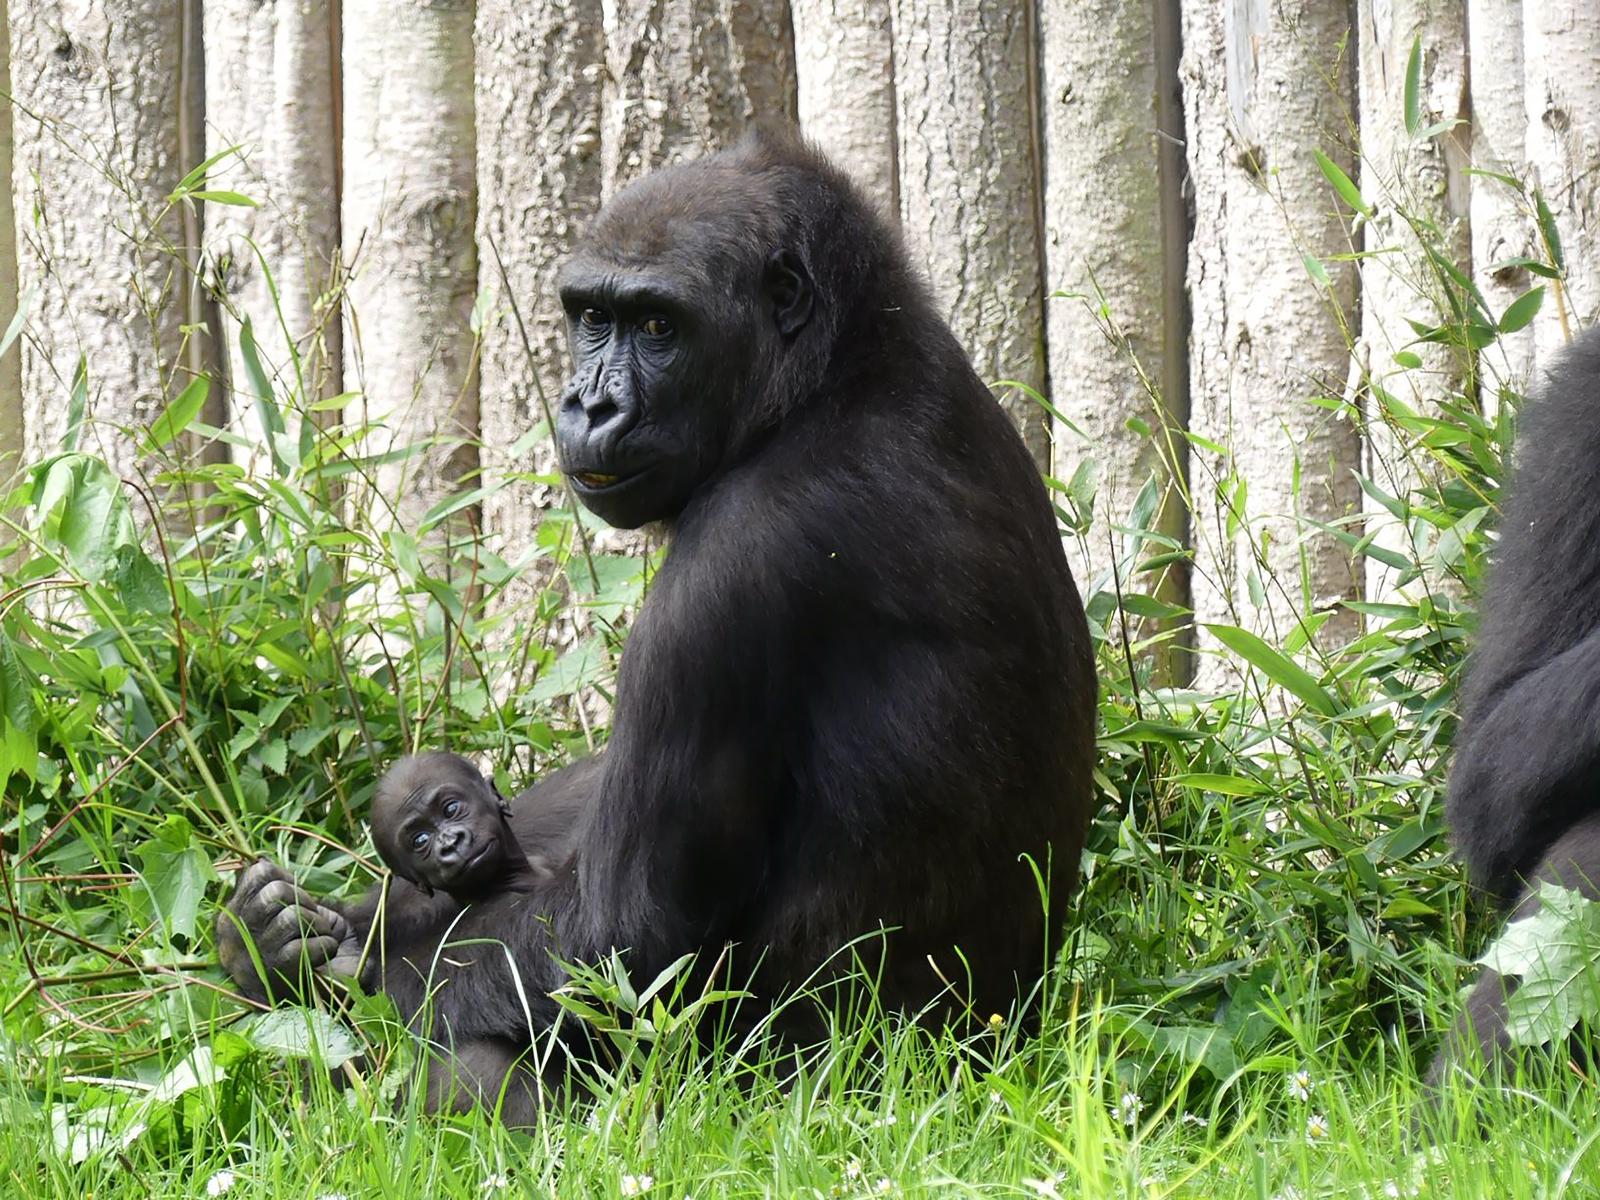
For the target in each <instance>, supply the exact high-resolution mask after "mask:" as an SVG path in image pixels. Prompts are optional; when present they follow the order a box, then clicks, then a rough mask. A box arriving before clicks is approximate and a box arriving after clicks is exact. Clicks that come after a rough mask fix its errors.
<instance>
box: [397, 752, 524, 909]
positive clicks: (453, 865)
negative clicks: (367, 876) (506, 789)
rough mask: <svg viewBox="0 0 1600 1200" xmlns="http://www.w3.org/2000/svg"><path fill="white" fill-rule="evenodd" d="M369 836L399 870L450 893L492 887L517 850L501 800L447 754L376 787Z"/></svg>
mask: <svg viewBox="0 0 1600 1200" xmlns="http://www.w3.org/2000/svg"><path fill="white" fill-rule="evenodd" d="M374 834H375V837H376V840H378V843H379V849H380V851H382V852H383V853H384V857H385V859H386V860H388V861H389V864H390V866H392V867H393V868H395V870H396V872H397V873H399V874H401V875H403V876H405V877H406V878H408V879H410V880H411V881H412V882H414V883H420V884H423V885H425V886H427V887H430V888H434V889H437V890H439V891H445V892H450V893H451V894H452V895H460V894H462V893H473V892H478V891H483V890H485V889H488V888H490V887H492V886H494V885H495V884H496V883H498V882H499V881H500V880H501V879H502V878H503V876H504V875H505V872H506V867H507V863H508V861H509V859H510V856H511V855H512V854H514V853H515V852H516V850H517V847H516V843H515V839H514V838H513V836H512V834H511V831H510V830H509V828H507V826H506V823H505V808H504V804H503V802H502V801H501V799H500V797H499V795H498V794H496V792H495V791H494V789H493V788H492V787H490V785H489V784H488V783H487V782H486V781H485V780H484V779H483V777H482V776H481V775H479V774H478V773H477V771H476V770H475V769H473V768H471V767H470V765H469V764H466V763H464V761H462V760H456V759H454V758H453V756H451V757H446V756H443V755H440V756H434V757H432V758H430V759H427V760H421V761H419V760H411V761H410V762H408V763H406V764H404V765H402V766H401V767H399V768H397V769H396V771H394V772H392V773H391V774H390V776H389V777H388V778H387V779H385V780H384V782H383V784H382V785H381V786H380V788H379V801H378V803H377V805H376V806H375V809H374Z"/></svg>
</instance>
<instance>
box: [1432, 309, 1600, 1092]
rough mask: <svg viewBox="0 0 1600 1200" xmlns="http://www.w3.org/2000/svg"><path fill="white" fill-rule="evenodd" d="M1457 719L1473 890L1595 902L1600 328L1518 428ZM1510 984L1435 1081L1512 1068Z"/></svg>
mask: <svg viewBox="0 0 1600 1200" xmlns="http://www.w3.org/2000/svg"><path fill="white" fill-rule="evenodd" d="M1461 710H1462V711H1461V731H1460V733H1459V735H1458V736H1457V739H1456V748H1455V764H1454V766H1453V768H1452V770H1451V772H1450V784H1449V794H1448V799H1447V812H1448V815H1449V819H1450V823H1451V826H1452V828H1453V832H1454V839H1455V845H1456V849H1457V851H1458V852H1459V853H1460V855H1461V857H1462V859H1464V860H1465V862H1466V864H1467V868H1468V871H1469V872H1470V874H1471V877H1472V880H1473V882H1474V883H1476V884H1478V885H1479V886H1480V887H1482V888H1484V889H1485V890H1487V891H1488V892H1489V893H1490V894H1491V895H1493V896H1494V897H1495V898H1496V899H1497V900H1498V901H1500V902H1501V903H1502V904H1509V905H1510V908H1511V911H1510V918H1511V919H1513V920H1515V919H1516V918H1518V917H1524V916H1528V915H1530V914H1532V913H1534V912H1537V911H1538V907H1539V905H1538V896H1537V892H1538V886H1539V884H1540V883H1545V882H1548V883H1556V884H1559V885H1561V886H1562V887H1566V888H1571V889H1573V890H1575V891H1578V892H1581V893H1582V894H1583V895H1585V896H1587V897H1588V898H1590V899H1600V888H1597V886H1596V885H1597V883H1600V330H1590V331H1589V332H1587V333H1585V334H1584V335H1582V336H1581V337H1580V338H1579V339H1578V340H1577V341H1576V342H1574V343H1573V344H1572V345H1571V346H1570V347H1568V349H1567V350H1566V351H1565V353H1563V354H1562V356H1561V357H1560V359H1559V360H1558V361H1557V363H1556V365H1555V366H1554V368H1552V369H1551V370H1550V372H1549V373H1548V377H1547V379H1546V381H1545V384H1544V387H1543V389H1542V392H1541V393H1540V395H1539V397H1538V398H1537V400H1536V401H1535V402H1534V403H1531V404H1529V405H1528V407H1527V410H1526V412H1525V415H1524V416H1523V418H1522V420H1521V424H1520V430H1519V436H1518V439H1517V448H1516V469H1515V471H1514V472H1513V475H1512V478H1511V483H1510V487H1509V496H1508V498H1507V500H1506V501H1505V504H1504V506H1503V508H1502V512H1501V522H1500V543H1499V546H1498V548H1497V550H1496V553H1495V559H1494V569H1493V572H1492V574H1491V576H1490V580H1489V586H1488V591H1487V594H1486V596H1485V597H1484V604H1483V612H1482V616H1481V620H1480V626H1479V633H1478V639H1477V644H1476V646H1475V647H1474V649H1473V651H1472V653H1471V655H1470V656H1469V658H1468V660H1467V677H1466V681H1465V683H1464V685H1463V689H1462V701H1461ZM1514 989H1515V984H1514V983H1511V984H1508V983H1507V981H1506V980H1504V979H1503V978H1502V977H1501V976H1500V975H1498V974H1496V973H1495V972H1493V971H1485V972H1484V974H1483V977H1482V978H1481V979H1480V980H1479V981H1478V983H1477V985H1476V986H1475V987H1474V988H1473V989H1472V992H1471V994H1470V995H1469V996H1468V998H1467V1002H1466V1005H1465V1008H1464V1010H1463V1012H1462V1013H1461V1014H1460V1016H1459V1017H1458V1018H1457V1020H1456V1023H1455V1027H1454V1028H1453V1029H1452V1030H1451V1032H1450V1034H1449V1036H1448V1037H1447V1038H1446V1040H1445V1044H1444V1046H1443V1048H1442V1049H1441V1050H1440V1052H1439V1056H1438V1058H1437V1059H1435V1061H1434V1064H1433V1069H1432V1071H1431V1072H1430V1079H1431V1080H1432V1081H1433V1082H1434V1083H1438V1082H1439V1081H1441V1080H1442V1079H1443V1078H1444V1076H1445V1075H1446V1074H1447V1073H1448V1072H1450V1071H1453V1070H1458V1069H1468V1070H1472V1069H1475V1068H1476V1067H1478V1066H1484V1067H1487V1068H1489V1069H1490V1070H1491V1071H1493V1070H1497V1069H1501V1068H1503V1067H1505V1066H1506V1065H1507V1063H1508V1055H1509V1051H1510V1049H1511V1045H1510V1041H1509V1039H1508V1038H1507V1035H1506V995H1507V992H1508V990H1514Z"/></svg>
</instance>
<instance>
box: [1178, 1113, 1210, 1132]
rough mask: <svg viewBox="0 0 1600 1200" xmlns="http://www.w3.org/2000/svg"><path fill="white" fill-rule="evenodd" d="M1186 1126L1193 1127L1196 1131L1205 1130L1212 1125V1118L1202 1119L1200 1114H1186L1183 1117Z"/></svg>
mask: <svg viewBox="0 0 1600 1200" xmlns="http://www.w3.org/2000/svg"><path fill="white" fill-rule="evenodd" d="M1182 1120H1183V1123H1184V1124H1185V1125H1193V1126H1194V1127H1195V1128H1196V1129H1204V1128H1205V1127H1206V1126H1207V1125H1210V1124H1211V1118H1210V1117H1202V1116H1200V1115H1199V1114H1198V1113H1192V1112H1186V1113H1184V1114H1183V1117H1182Z"/></svg>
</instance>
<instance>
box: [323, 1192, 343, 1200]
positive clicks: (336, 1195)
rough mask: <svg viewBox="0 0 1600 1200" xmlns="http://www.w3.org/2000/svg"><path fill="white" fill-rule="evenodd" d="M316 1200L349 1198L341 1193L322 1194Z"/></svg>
mask: <svg viewBox="0 0 1600 1200" xmlns="http://www.w3.org/2000/svg"><path fill="white" fill-rule="evenodd" d="M317 1200H350V1197H349V1196H347V1195H345V1194H344V1193H343V1192H323V1193H322V1195H320V1196H318V1197H317Z"/></svg>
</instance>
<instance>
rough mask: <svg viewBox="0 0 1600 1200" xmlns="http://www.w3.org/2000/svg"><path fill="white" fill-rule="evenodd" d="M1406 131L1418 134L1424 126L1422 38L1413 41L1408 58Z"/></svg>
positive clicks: (1414, 134)
mask: <svg viewBox="0 0 1600 1200" xmlns="http://www.w3.org/2000/svg"><path fill="white" fill-rule="evenodd" d="M1405 113H1406V133H1407V134H1408V135H1410V136H1411V137H1413V138H1414V137H1416V136H1417V131H1418V130H1419V129H1421V128H1422V39H1421V38H1420V37H1418V38H1416V39H1414V40H1413V41H1412V43H1411V56H1410V57H1409V58H1408V59H1406V87H1405Z"/></svg>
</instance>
